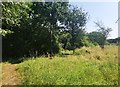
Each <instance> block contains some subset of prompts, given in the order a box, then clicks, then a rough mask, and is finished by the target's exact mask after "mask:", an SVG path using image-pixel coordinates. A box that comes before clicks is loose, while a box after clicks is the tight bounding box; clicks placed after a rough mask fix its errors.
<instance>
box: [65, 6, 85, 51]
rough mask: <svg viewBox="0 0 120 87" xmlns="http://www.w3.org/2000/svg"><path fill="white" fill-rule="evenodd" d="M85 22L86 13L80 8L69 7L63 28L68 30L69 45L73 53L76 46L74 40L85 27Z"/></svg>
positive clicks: (75, 40)
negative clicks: (69, 36)
mask: <svg viewBox="0 0 120 87" xmlns="http://www.w3.org/2000/svg"><path fill="white" fill-rule="evenodd" d="M86 21H87V13H86V12H84V11H83V10H82V9H81V8H77V7H74V6H73V7H72V6H70V9H69V11H68V15H67V18H66V20H65V26H66V28H67V29H68V30H69V33H70V34H71V36H72V38H71V40H70V43H71V49H72V50H73V53H74V51H75V48H76V44H77V39H76V38H77V36H78V35H79V33H80V32H81V31H82V29H83V27H84V26H85V24H86Z"/></svg>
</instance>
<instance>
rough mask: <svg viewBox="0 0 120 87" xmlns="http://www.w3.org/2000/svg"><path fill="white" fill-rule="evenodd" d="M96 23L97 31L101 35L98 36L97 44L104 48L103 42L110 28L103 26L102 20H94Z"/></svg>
mask: <svg viewBox="0 0 120 87" xmlns="http://www.w3.org/2000/svg"><path fill="white" fill-rule="evenodd" d="M94 23H95V24H96V26H97V27H98V28H99V29H98V32H99V34H100V33H101V35H100V36H99V37H101V38H99V40H100V41H99V45H100V46H101V48H104V45H105V42H106V39H107V37H108V36H109V33H110V32H111V31H112V29H111V28H109V27H105V26H104V25H103V24H102V22H99V21H98V22H94Z"/></svg>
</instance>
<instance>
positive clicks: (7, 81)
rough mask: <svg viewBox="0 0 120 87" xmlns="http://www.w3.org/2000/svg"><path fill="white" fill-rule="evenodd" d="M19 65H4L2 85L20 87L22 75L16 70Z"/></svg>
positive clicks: (0, 82)
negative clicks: (18, 86) (17, 86)
mask: <svg viewBox="0 0 120 87" xmlns="http://www.w3.org/2000/svg"><path fill="white" fill-rule="evenodd" d="M16 66H17V64H2V79H0V84H1V85H20V74H19V73H18V72H17V69H16Z"/></svg>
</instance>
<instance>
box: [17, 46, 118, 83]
mask: <svg viewBox="0 0 120 87" xmlns="http://www.w3.org/2000/svg"><path fill="white" fill-rule="evenodd" d="M86 50H87V51H88V52H86ZM61 54H62V55H56V56H55V57H53V59H49V58H48V57H39V58H31V59H28V60H24V61H23V62H22V63H20V64H18V66H17V68H18V71H19V73H20V74H21V77H22V79H21V81H22V84H23V85H93V84H94V85H116V84H118V46H115V45H109V46H105V49H101V48H100V47H82V48H80V49H76V50H75V54H74V55H72V51H68V50H66V51H62V53H61Z"/></svg>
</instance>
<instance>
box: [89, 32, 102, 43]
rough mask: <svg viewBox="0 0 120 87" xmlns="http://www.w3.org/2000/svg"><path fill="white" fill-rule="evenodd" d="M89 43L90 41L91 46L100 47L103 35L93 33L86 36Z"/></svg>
mask: <svg viewBox="0 0 120 87" xmlns="http://www.w3.org/2000/svg"><path fill="white" fill-rule="evenodd" d="M87 36H88V38H89V40H90V41H92V43H93V44H95V45H96V44H98V45H101V44H102V43H103V35H102V33H101V32H98V31H93V32H90V33H88V34H87Z"/></svg>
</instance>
